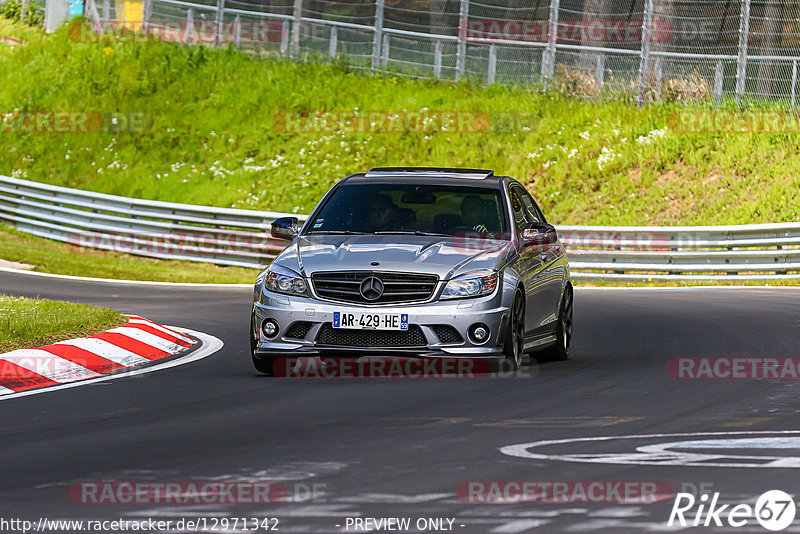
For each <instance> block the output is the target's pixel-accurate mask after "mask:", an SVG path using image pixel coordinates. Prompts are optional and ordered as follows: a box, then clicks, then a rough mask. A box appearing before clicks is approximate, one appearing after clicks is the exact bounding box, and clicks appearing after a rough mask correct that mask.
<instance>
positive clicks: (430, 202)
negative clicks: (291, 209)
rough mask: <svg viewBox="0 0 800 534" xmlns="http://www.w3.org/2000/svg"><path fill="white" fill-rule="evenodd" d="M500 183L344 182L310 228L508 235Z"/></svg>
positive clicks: (316, 230)
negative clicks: (497, 185) (494, 185)
mask: <svg viewBox="0 0 800 534" xmlns="http://www.w3.org/2000/svg"><path fill="white" fill-rule="evenodd" d="M505 231H506V218H505V210H504V209H503V202H502V197H501V195H500V190H499V189H490V188H481V187H464V186H446V185H431V184H425V185H413V184H411V185H409V184H344V185H342V186H340V187H338V188H337V189H336V191H334V192H333V194H332V195H331V196H330V198H328V200H327V202H325V204H324V205H323V206H322V209H321V210H320V211H319V213H317V214H316V216H315V218H314V220H313V221H311V223H310V226H309V230H308V231H307V233H309V234H320V233H345V234H349V233H354V234H364V233H366V234H406V233H407V234H416V235H427V234H431V235H445V236H455V235H461V234H465V233H469V232H478V233H479V234H481V235H484V236H485V237H487V238H497V239H500V238H501V237H502V236H503V235H505Z"/></svg>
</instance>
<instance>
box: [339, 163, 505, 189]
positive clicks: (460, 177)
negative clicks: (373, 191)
mask: <svg viewBox="0 0 800 534" xmlns="http://www.w3.org/2000/svg"><path fill="white" fill-rule="evenodd" d="M503 178H505V177H503V176H496V175H495V174H494V171H491V170H487V169H462V168H449V167H377V168H374V169H370V170H369V171H368V172H366V173H358V174H353V175H351V176H348V177H347V178H345V180H347V181H354V182H363V183H392V182H398V183H404V182H416V183H432V184H442V185H470V186H484V187H497V186H498V185H499V184H500V183H501V180H502V179H503Z"/></svg>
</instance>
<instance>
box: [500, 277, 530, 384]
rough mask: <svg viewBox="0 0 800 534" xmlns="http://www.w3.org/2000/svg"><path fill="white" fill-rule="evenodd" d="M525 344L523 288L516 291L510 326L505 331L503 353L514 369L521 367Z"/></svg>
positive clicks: (509, 319)
mask: <svg viewBox="0 0 800 534" xmlns="http://www.w3.org/2000/svg"><path fill="white" fill-rule="evenodd" d="M524 346H525V294H524V293H523V291H522V290H521V289H517V291H516V293H514V304H513V305H512V306H511V315H510V316H509V318H508V327H507V328H506V332H505V341H504V343H503V354H504V355H505V357H506V360H505V361H506V365H510V366H511V370H512V371H516V370H517V369H519V366H520V364H521V363H522V356H523V349H524Z"/></svg>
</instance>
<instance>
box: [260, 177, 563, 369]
mask: <svg viewBox="0 0 800 534" xmlns="http://www.w3.org/2000/svg"><path fill="white" fill-rule="evenodd" d="M271 231H272V236H273V237H276V238H281V239H285V240H287V241H289V244H288V246H287V247H286V248H285V249H284V250H283V251H282V252H281V253H280V254H279V255H278V256H277V257H276V258H275V260H274V261H273V262H272V263H271V264H270V265H269V267H267V268H266V269H265V270H264V271H262V272H261V273H260V274H259V276H258V278H257V280H256V284H255V288H254V289H255V293H254V302H253V308H252V315H251V320H250V346H251V350H252V357H253V364H254V366H255V368H256V369H257V370H258V371H260V372H261V373H264V374H273V373H274V369H273V366H274V364H275V362H276V361H277V360H278V359H279V358H282V357H305V356H309V357H313V356H323V355H333V356H336V355H340V356H350V357H352V356H353V355H375V354H378V355H389V356H392V355H399V356H404V355H405V356H409V355H414V356H422V357H454V358H459V357H489V358H501V359H505V361H506V362H507V363H508V364H510V365H511V368H513V369H516V368H518V367H519V366H520V364H521V363H522V357H523V354H524V353H526V352H532V351H538V352H544V357H546V358H548V359H559V360H564V359H567V358H568V357H569V351H570V341H571V337H572V296H573V290H572V284H571V282H570V275H569V265H568V263H567V256H566V254H565V251H564V247H563V246H562V244H561V242H560V241H559V239H558V237H557V235H556V230H555V228H554V227H553V226H552V225H550V224H548V223H547V220H546V219H545V217H544V214H543V213H542V211H541V210H540V209H539V206H538V205H537V204H536V202H535V201H534V200H533V198H532V197H531V195H530V194H529V193H528V191H527V190H526V189H525V187H524V186H523V185H522V184H521V183H519V182H518V181H517V180H515V179H513V178H509V177H507V176H496V175H495V174H494V172H492V171H487V170H478V169H444V168H378V169H372V170H371V171H369V172H367V173H359V174H354V175H352V176H348V177H347V178H344V179H343V180H341V181H340V182H339V183H337V184H336V185H335V186H333V188H332V189H331V190H330V191H329V192H328V193H327V194H326V195H325V197H324V198H323V199H322V200H321V201H320V203H319V204H318V205H317V207H316V208H315V209H314V211H313V212H312V213H311V215H310V216H309V217H308V219H307V221H306V222H305V224H303V226H302V228H299V226H298V220H297V218H295V217H285V218H280V219H276V220H275V221H274V222H273V223H272V229H271Z"/></svg>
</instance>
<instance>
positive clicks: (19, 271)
mask: <svg viewBox="0 0 800 534" xmlns="http://www.w3.org/2000/svg"><path fill="white" fill-rule="evenodd" d="M0 272H5V273H12V274H26V275H28V276H40V277H43V278H56V279H59V280H77V281H79V282H100V283H103V284H127V285H143V286H167V287H189V288H197V289H203V288H247V289H252V288H253V286H254V285H255V280H256V276H257V275H258V271H256V270H255V269H253V283H252V284H199V283H191V282H151V281H149V280H114V279H113V278H91V277H89V276H72V275H68V274H52V273H39V272H36V271H26V270H24V269H13V268H11V267H0Z"/></svg>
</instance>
